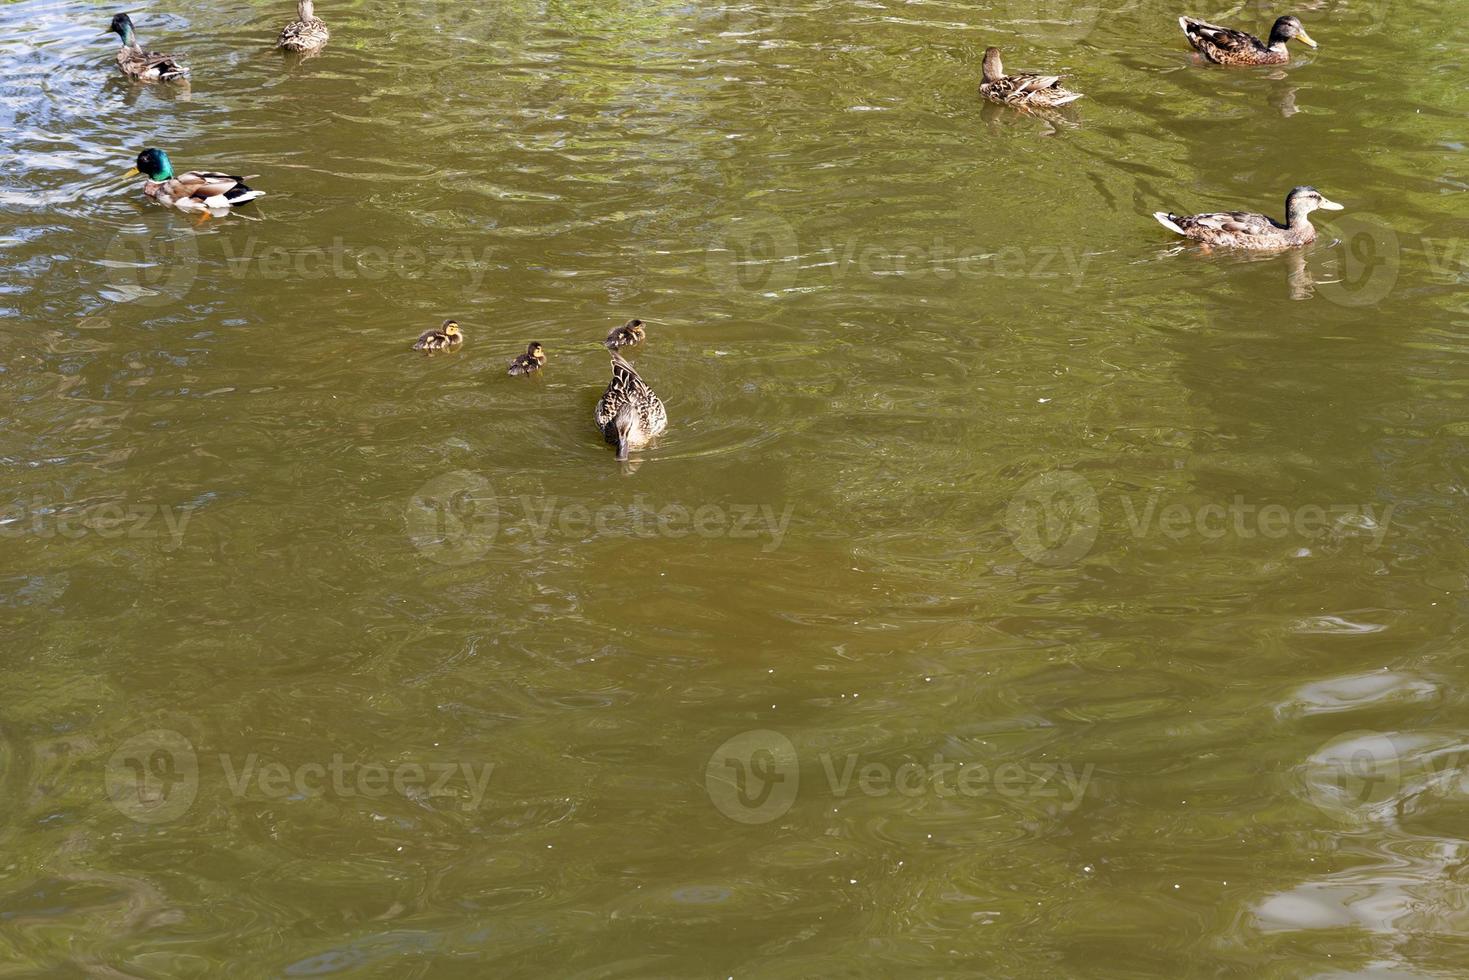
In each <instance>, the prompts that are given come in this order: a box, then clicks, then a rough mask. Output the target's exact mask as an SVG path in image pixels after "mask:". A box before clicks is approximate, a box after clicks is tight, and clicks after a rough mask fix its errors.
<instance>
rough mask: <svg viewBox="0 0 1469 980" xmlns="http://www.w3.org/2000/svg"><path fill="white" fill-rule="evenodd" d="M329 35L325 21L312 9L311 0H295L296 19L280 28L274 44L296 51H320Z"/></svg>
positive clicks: (330, 33) (330, 34)
mask: <svg viewBox="0 0 1469 980" xmlns="http://www.w3.org/2000/svg"><path fill="white" fill-rule="evenodd" d="M331 36H332V32H331V31H330V30H328V29H327V26H326V21H324V20H322V19H321V18H320V17H318V16H316V12H315V11H314V10H313V9H312V0H296V19H295V20H293V21H291V22H290V23H289V24H287V25H286V26H285V27H284V28H282V29H281V36H280V40H278V41H276V45H275V46H276V47H278V48H281V49H283V50H286V51H294V52H297V53H304V52H309V51H320V50H321V49H322V48H324V47H326V42H327V39H328V38H330V37H331Z"/></svg>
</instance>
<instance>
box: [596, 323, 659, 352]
mask: <svg viewBox="0 0 1469 980" xmlns="http://www.w3.org/2000/svg"><path fill="white" fill-rule="evenodd" d="M647 336H648V332H647V331H646V330H645V329H643V321H642V320H629V321H627V322H626V323H624V324H623V325H622V326H620V327H615V328H614V329H613V331H612V332H611V333H609V334H608V335H607V339H606V340H604V341H602V345H603V346H604V347H606V348H607V349H608V350H617V348H619V347H632V346H633V345H634V344H641V343H642V342H643V340H644V339H645V338H646V337H647Z"/></svg>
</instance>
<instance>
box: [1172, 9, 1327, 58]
mask: <svg viewBox="0 0 1469 980" xmlns="http://www.w3.org/2000/svg"><path fill="white" fill-rule="evenodd" d="M1178 24H1179V26H1180V27H1182V28H1183V36H1184V37H1186V38H1188V43H1189V44H1192V45H1193V46H1194V50H1196V51H1198V52H1199V54H1201V55H1203V56H1204V57H1205V58H1207V59H1209V60H1210V61H1212V62H1214V64H1216V65H1283V64H1285V63H1286V62H1288V61H1290V54H1289V53H1288V52H1287V51H1286V50H1285V42H1287V41H1289V40H1291V39H1293V38H1299V39H1300V41H1301V43H1302V44H1307V45H1310V46H1311V47H1313V48H1314V47H1316V42H1315V41H1313V40H1311V35H1309V34H1307V33H1306V29H1305V28H1304V27H1302V26H1301V22H1300V21H1299V20H1297V19H1296V18H1294V17H1282V18H1280V19H1279V20H1277V21H1276V22H1275V26H1274V27H1272V28H1270V40H1269V41H1261V40H1260V39H1259V38H1258V37H1256V36H1255V35H1253V34H1248V33H1246V32H1244V31H1238V30H1235V29H1234V28H1232V27H1219V26H1217V25H1215V24H1208V23H1205V22H1204V21H1202V20H1198V19H1197V18H1194V17H1180V18H1178Z"/></svg>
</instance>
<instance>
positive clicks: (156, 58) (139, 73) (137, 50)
mask: <svg viewBox="0 0 1469 980" xmlns="http://www.w3.org/2000/svg"><path fill="white" fill-rule="evenodd" d="M107 34H116V35H117V36H118V37H120V38H122V47H120V48H118V49H117V67H118V69H119V70H120V71H121V72H122V73H123V74H124V75H126V76H127V77H129V78H136V79H137V80H138V81H140V82H172V81H177V80H178V79H181V78H188V77H189V68H188V66H187V65H185V64H184V63H183V62H182V61H180V60H179V59H178V58H177V57H175V56H174V55H171V54H159V53H158V52H157V51H144V50H143V46H142V45H141V44H139V43H138V39H137V37H136V36H135V35H134V34H133V19H132V18H131V17H129V16H128V15H127V14H116V15H114V16H113V18H112V26H111V27H109V28H107ZM103 36H104V37H105V36H106V35H105V34H104V35H103Z"/></svg>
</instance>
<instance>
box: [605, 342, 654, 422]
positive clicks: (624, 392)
mask: <svg viewBox="0 0 1469 980" xmlns="http://www.w3.org/2000/svg"><path fill="white" fill-rule="evenodd" d="M649 398H656V396H655V395H654V394H653V389H651V388H649V387H648V384H647V382H645V381H644V380H643V379H642V376H640V375H639V374H638V372H637V369H636V368H634V367H633V366H632V365H631V364H629V363H628V362H627V360H626V359H625V358H623V356H622V355H621V354H618V353H616V352H614V353H613V354H612V380H611V381H609V382H607V390H606V391H604V392H602V398H601V400H600V401H598V402H597V415H596V419H597V426H598V428H601V429H604V430H605V429H606V428H607V424H608V423H609V422H611V421H612V420H613V419H614V418H616V417H617V412H618V410H619V409H621V408H622V406H624V405H629V404H632V405H636V404H637V403H639V402H641V401H646V400H647V399H649Z"/></svg>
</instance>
